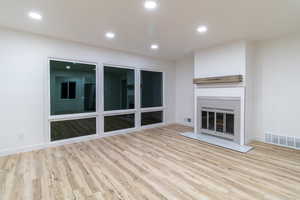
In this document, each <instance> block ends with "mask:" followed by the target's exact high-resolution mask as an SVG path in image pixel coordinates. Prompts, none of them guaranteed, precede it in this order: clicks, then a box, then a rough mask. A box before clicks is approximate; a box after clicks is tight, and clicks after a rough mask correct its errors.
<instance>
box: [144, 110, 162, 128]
mask: <svg viewBox="0 0 300 200" xmlns="http://www.w3.org/2000/svg"><path fill="white" fill-rule="evenodd" d="M141 122H142V126H145V125H151V124H157V123H162V122H163V112H162V111H157V112H144V113H142V117H141Z"/></svg>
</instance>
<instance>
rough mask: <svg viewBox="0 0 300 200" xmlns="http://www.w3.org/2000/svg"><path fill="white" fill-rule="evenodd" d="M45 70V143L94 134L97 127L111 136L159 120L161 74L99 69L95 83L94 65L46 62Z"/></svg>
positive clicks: (127, 69) (115, 68) (161, 111)
mask: <svg viewBox="0 0 300 200" xmlns="http://www.w3.org/2000/svg"><path fill="white" fill-rule="evenodd" d="M49 68H50V84H49V86H50V87H49V92H50V113H49V114H50V116H49V121H50V122H49V127H50V139H51V141H59V140H65V139H69V138H76V137H83V136H89V135H93V134H97V133H99V132H100V131H99V130H98V129H97V128H98V126H97V125H98V124H99V125H100V126H99V128H101V133H100V134H103V133H108V134H111V133H112V132H114V131H121V130H124V129H133V128H135V127H136V125H138V127H140V126H147V125H152V124H159V123H162V122H163V121H164V107H163V106H164V105H163V73H162V72H155V71H146V70H136V69H134V68H130V67H120V66H109V65H105V66H103V70H102V69H101V70H100V71H101V73H102V74H101V75H100V74H99V77H103V79H101V80H99V78H97V77H98V76H97V73H96V72H97V71H98V70H97V66H96V65H94V64H88V63H80V62H72V61H60V60H53V59H52V60H50V61H49ZM137 72H139V74H137ZM136 75H137V76H136ZM97 81H100V82H101V83H102V84H100V85H101V88H102V89H103V90H101V91H99V90H97V88H98V87H97ZM102 86H103V87H102ZM139 86H140V88H139ZM99 88H100V87H99ZM137 88H139V89H140V91H137ZM97 94H99V95H97ZM136 95H139V96H136ZM98 97H100V98H99V99H98ZM102 100H103V101H102ZM97 102H100V103H101V106H103V107H101V108H100V110H101V111H100V112H101V113H99V110H97V109H96V108H97V106H96V104H97ZM98 115H101V116H98ZM100 120H103V121H101V122H100Z"/></svg>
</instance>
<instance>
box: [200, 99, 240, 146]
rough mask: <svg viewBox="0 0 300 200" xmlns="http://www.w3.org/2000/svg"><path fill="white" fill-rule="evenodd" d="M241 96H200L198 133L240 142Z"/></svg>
mask: <svg viewBox="0 0 300 200" xmlns="http://www.w3.org/2000/svg"><path fill="white" fill-rule="evenodd" d="M240 104H241V103H240V98H236V97H198V98H197V108H198V110H197V115H198V116H197V118H198V121H197V133H200V134H208V135H213V136H216V137H221V138H223V139H227V140H231V141H234V142H235V143H238V144H240V115H241V114H240V112H241V109H240Z"/></svg>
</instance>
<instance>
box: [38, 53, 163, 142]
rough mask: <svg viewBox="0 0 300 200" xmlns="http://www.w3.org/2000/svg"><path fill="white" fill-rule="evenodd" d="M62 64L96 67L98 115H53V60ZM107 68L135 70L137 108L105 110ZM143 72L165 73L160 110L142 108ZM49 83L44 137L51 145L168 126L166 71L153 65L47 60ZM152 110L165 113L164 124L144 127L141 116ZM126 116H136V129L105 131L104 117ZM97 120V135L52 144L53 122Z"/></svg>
mask: <svg viewBox="0 0 300 200" xmlns="http://www.w3.org/2000/svg"><path fill="white" fill-rule="evenodd" d="M51 60H55V61H62V62H76V63H82V64H89V65H95V66H96V112H90V113H76V114H66V115H51V95H50V61H51ZM104 66H108V67H116V68H124V69H133V70H134V73H135V93H134V94H135V108H134V109H128V110H114V111H104ZM141 71H150V72H162V74H163V77H162V78H163V80H162V83H163V88H162V90H163V91H162V92H163V94H162V97H163V101H162V103H163V105H162V106H161V107H150V108H141V102H140V100H141V98H140V90H141V88H140V86H141V85H140V75H141ZM45 77H47V78H46V84H45V87H46V88H45V96H46V97H47V98H46V109H45V112H44V113H45V122H46V123H45V125H44V129H45V131H44V132H45V138H46V141H47V143H48V144H50V145H59V144H67V143H73V142H76V141H84V140H89V139H96V138H101V137H106V136H113V135H118V134H126V133H130V132H132V131H136V130H143V129H146V128H155V127H159V126H161V125H165V123H166V107H165V105H166V104H165V102H166V98H165V97H166V96H165V95H166V94H165V83H166V76H165V71H164V70H162V69H160V68H158V67H151V66H145V67H141V66H138V65H136V66H126V65H120V64H111V63H105V62H103V63H101V64H98V63H97V62H91V61H87V60H78V59H69V58H58V57H48V58H47V70H45ZM153 111H162V112H163V122H162V123H157V124H151V125H145V126H141V114H142V112H153ZM123 114H134V115H135V127H133V128H128V129H122V130H116V131H111V132H104V117H105V116H113V115H123ZM93 117H96V120H97V121H96V134H93V135H88V136H80V137H75V138H69V139H64V140H59V141H51V130H50V128H51V127H50V123H51V122H52V121H64V120H74V119H85V118H93Z"/></svg>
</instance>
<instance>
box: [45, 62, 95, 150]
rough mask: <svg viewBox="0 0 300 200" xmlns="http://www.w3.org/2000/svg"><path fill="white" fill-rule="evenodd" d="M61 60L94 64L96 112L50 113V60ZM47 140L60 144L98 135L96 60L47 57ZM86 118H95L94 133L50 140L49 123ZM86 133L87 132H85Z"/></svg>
mask: <svg viewBox="0 0 300 200" xmlns="http://www.w3.org/2000/svg"><path fill="white" fill-rule="evenodd" d="M51 60H54V61H61V62H73V63H81V64H88V65H95V67H96V72H95V73H96V74H95V75H96V112H89V113H76V114H65V115H51V87H50V86H51V73H50V68H51V66H50V61H51ZM47 74H48V77H47V79H48V80H47V91H48V94H47V96H48V97H47V104H48V109H47V133H48V134H47V142H48V143H51V144H60V143H65V142H72V141H77V140H81V139H88V138H93V137H97V136H99V135H100V132H99V130H100V127H99V101H98V100H99V95H100V94H99V81H98V80H99V67H98V63H97V62H90V61H82V60H76V59H64V58H56V57H49V58H48V67H47ZM88 118H96V133H95V134H91V135H86V136H79V137H74V138H67V139H62V140H57V141H51V123H52V122H56V121H69V120H76V119H88ZM87 134H88V133H87Z"/></svg>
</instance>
